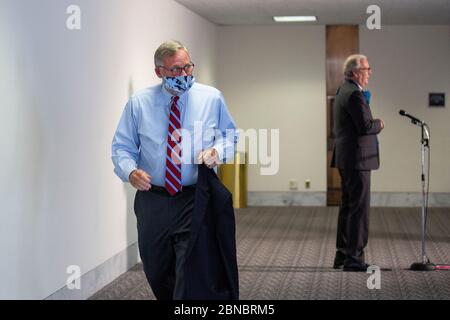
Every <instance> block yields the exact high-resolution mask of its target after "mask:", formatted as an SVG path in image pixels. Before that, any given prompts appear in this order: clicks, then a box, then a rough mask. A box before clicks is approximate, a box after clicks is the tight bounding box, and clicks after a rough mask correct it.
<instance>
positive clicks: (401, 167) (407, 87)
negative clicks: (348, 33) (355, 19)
mask: <svg viewBox="0 0 450 320" xmlns="http://www.w3.org/2000/svg"><path fill="white" fill-rule="evenodd" d="M360 49H361V52H362V53H365V54H367V55H368V57H369V62H370V64H371V66H372V68H373V74H372V79H371V81H370V85H369V89H370V90H371V91H372V98H373V103H372V110H373V113H374V116H376V117H381V118H382V119H384V120H385V124H386V128H385V129H384V131H383V132H382V134H380V136H379V138H380V152H381V167H380V170H378V171H376V172H374V175H373V185H372V186H373V188H372V189H373V190H374V191H387V192H390V191H402V192H404V191H416V192H417V191H419V190H420V143H419V140H420V132H421V131H420V128H419V127H416V126H413V125H412V124H411V123H410V121H408V119H406V118H404V117H401V116H399V114H398V111H399V110H400V109H404V110H406V111H407V112H408V113H410V114H412V115H414V116H416V117H418V118H419V119H421V120H423V121H425V122H426V123H428V125H429V126H430V128H431V149H432V151H431V177H430V191H431V192H450V173H449V172H450V171H449V169H448V166H449V164H450V123H449V121H450V26H383V27H382V29H381V30H380V31H369V30H367V29H366V28H365V27H361V28H360ZM429 92H445V93H446V107H445V108H429V107H428V93H429Z"/></svg>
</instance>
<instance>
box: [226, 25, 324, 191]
mask: <svg viewBox="0 0 450 320" xmlns="http://www.w3.org/2000/svg"><path fill="white" fill-rule="evenodd" d="M219 40H220V43H219V56H218V61H219V66H218V68H219V69H218V86H219V88H220V89H221V90H222V91H223V92H224V95H225V98H226V101H227V103H228V106H229V108H230V111H231V113H232V114H233V117H234V118H235V120H236V122H237V125H238V127H239V128H242V129H244V130H248V129H250V128H255V129H271V128H273V129H279V130H280V164H279V172H278V174H276V175H268V176H263V175H260V171H259V169H260V165H249V177H248V188H249V190H250V191H283V190H288V182H289V180H290V179H296V180H298V181H299V182H301V183H299V190H304V180H305V179H311V181H312V188H311V190H325V189H326V171H325V166H326V146H325V144H324V141H325V139H326V127H325V118H326V113H325V111H326V110H325V28H324V27H323V26H309V27H305V26H280V27H278V26H257V27H220V28H219Z"/></svg>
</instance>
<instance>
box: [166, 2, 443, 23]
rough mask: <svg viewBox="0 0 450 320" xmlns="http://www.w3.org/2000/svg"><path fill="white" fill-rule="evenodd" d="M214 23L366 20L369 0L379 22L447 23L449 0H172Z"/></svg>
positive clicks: (354, 21) (342, 21)
mask: <svg viewBox="0 0 450 320" xmlns="http://www.w3.org/2000/svg"><path fill="white" fill-rule="evenodd" d="M175 1H176V2H178V3H180V4H182V5H183V6H185V7H186V8H188V9H190V10H192V11H194V12H196V13H198V14H199V15H200V16H202V17H204V18H206V19H207V20H209V21H211V22H213V23H215V24H217V25H252V24H253V25H258V24H274V23H275V22H273V20H272V16H275V15H277V16H281V15H315V16H317V17H318V19H319V21H318V22H315V23H306V24H322V25H326V24H365V23H366V20H367V18H368V16H369V15H368V14H367V13H366V9H367V7H368V6H369V5H371V4H376V5H378V6H379V7H380V8H381V25H383V24H386V25H392V24H449V25H450V0H175Z"/></svg>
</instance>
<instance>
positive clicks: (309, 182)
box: [305, 179, 311, 189]
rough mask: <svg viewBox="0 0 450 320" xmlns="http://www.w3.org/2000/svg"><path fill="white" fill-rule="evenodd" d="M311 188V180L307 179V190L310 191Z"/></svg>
mask: <svg viewBox="0 0 450 320" xmlns="http://www.w3.org/2000/svg"><path fill="white" fill-rule="evenodd" d="M309 188H311V180H309V179H306V180H305V189H309Z"/></svg>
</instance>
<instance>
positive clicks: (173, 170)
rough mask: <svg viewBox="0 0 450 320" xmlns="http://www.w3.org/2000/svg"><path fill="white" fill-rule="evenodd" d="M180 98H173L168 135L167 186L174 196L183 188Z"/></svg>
mask: <svg viewBox="0 0 450 320" xmlns="http://www.w3.org/2000/svg"><path fill="white" fill-rule="evenodd" d="M179 98H180V97H178V96H175V97H173V98H172V105H171V107H170V114H169V130H168V135H167V154H166V179H165V187H166V189H167V191H168V192H169V193H170V194H171V195H172V196H174V195H175V194H176V193H177V192H178V191H180V190H181V131H180V129H181V112H180V109H179V108H178V105H177V102H178V99H179Z"/></svg>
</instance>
